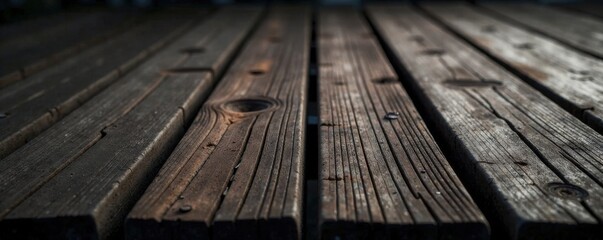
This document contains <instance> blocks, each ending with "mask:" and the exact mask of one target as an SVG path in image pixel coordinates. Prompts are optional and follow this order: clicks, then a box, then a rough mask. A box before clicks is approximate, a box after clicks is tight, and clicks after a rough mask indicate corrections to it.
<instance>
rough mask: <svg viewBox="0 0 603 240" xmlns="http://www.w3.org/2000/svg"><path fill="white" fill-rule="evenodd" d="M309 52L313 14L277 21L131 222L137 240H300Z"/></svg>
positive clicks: (252, 44)
mask: <svg viewBox="0 0 603 240" xmlns="http://www.w3.org/2000/svg"><path fill="white" fill-rule="evenodd" d="M309 45H310V11H309V8H307V7H301V6H300V7H293V6H291V7H287V6H281V7H275V8H274V9H272V10H271V11H270V12H269V14H268V16H266V19H265V20H264V22H263V23H262V24H261V25H260V26H259V29H258V30H257V31H256V32H255V33H254V35H253V36H252V37H251V39H250V40H249V42H248V43H247V44H246V46H245V47H244V49H243V50H242V52H241V53H240V55H239V57H238V58H237V59H236V61H235V62H234V63H233V65H232V67H231V68H230V69H229V70H228V72H227V73H226V75H225V77H224V78H223V79H222V80H221V81H220V84H219V85H218V87H217V88H216V90H215V91H214V93H212V95H211V96H210V98H209V100H208V101H207V102H206V103H205V104H204V106H203V107H202V110H201V112H200V113H199V115H198V116H197V118H196V120H195V122H194V123H193V125H192V126H191V128H190V129H189V130H188V132H187V134H186V135H185V137H184V138H183V140H182V141H181V142H180V144H179V145H178V147H177V148H176V150H175V151H174V152H173V153H172V155H171V156H170V158H169V159H168V160H167V162H166V164H165V165H164V166H163V168H162V169H161V171H160V172H159V174H158V176H157V177H156V178H155V180H154V181H153V183H152V184H151V186H150V187H149V188H148V189H147V190H146V192H145V194H144V195H143V197H142V198H141V200H140V201H139V202H138V203H137V204H136V206H135V207H134V209H133V210H132V212H131V213H130V214H129V216H128V218H127V220H126V233H127V236H128V238H129V239H165V238H172V239H192V238H200V239H209V238H210V236H211V237H212V238H214V239H299V238H300V237H301V224H302V219H301V217H302V199H303V176H302V174H303V162H302V160H303V156H304V154H303V149H304V144H303V141H304V125H305V112H306V105H305V97H306V88H307V86H306V84H307V82H306V81H307V68H308V61H309V59H308V58H309V47H310V46H309ZM210 231H211V235H210Z"/></svg>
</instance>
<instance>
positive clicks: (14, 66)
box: [0, 12, 139, 88]
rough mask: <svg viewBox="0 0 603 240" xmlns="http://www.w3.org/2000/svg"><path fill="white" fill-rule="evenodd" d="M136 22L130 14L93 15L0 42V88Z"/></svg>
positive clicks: (107, 13) (79, 17) (99, 13)
mask: <svg viewBox="0 0 603 240" xmlns="http://www.w3.org/2000/svg"><path fill="white" fill-rule="evenodd" d="M138 20H139V19H138V18H136V17H135V16H133V15H131V14H125V13H109V12H97V13H92V14H85V15H81V16H78V17H77V18H76V19H73V20H72V21H69V22H67V23H63V24H60V25H56V26H49V27H48V28H45V29H43V30H42V31H38V32H36V33H34V34H28V35H25V36H18V37H15V38H9V39H7V40H5V41H0V88H2V87H4V86H7V85H10V84H12V83H14V82H17V81H19V80H22V79H24V78H26V77H28V76H31V75H32V74H34V73H36V72H38V71H40V70H42V69H45V68H47V67H48V66H51V65H52V64H55V63H57V62H60V61H61V60H63V59H66V58H68V57H70V56H72V55H74V54H76V53H78V52H80V51H81V50H83V49H86V48H88V47H90V46H93V45H95V44H96V43H99V42H102V41H104V40H106V39H108V38H110V37H111V36H113V35H114V34H117V33H119V32H122V31H125V30H127V29H128V28H129V27H131V26H133V25H134V24H135V23H136V22H137V21H138Z"/></svg>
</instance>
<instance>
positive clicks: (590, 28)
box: [478, 3, 603, 58]
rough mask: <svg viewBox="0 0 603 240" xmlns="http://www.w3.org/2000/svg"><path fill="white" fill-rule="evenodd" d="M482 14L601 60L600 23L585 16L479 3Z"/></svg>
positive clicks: (535, 7) (602, 29) (528, 6)
mask: <svg viewBox="0 0 603 240" xmlns="http://www.w3.org/2000/svg"><path fill="white" fill-rule="evenodd" d="M480 6H483V8H478V11H483V10H484V9H488V10H490V11H485V12H484V13H485V14H492V13H494V15H497V16H503V17H502V18H506V19H510V20H512V22H513V23H516V24H517V25H518V26H523V27H526V28H528V29H530V30H532V31H534V32H538V33H541V34H544V35H546V36H549V37H551V38H554V39H556V40H558V41H561V42H564V43H566V44H568V45H570V46H572V47H575V48H577V49H580V50H582V51H584V52H587V53H590V54H592V55H595V56H597V57H599V58H603V21H601V19H598V18H596V17H591V16H588V15H586V14H580V13H575V12H571V11H563V10H561V9H556V8H553V7H548V6H543V5H536V4H529V3H524V4H517V3H516V4H501V3H483V4H480Z"/></svg>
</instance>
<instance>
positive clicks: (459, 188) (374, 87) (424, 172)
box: [317, 9, 489, 239]
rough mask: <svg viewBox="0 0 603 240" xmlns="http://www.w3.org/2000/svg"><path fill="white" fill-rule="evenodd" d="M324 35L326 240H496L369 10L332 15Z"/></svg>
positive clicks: (324, 17) (322, 22)
mask: <svg viewBox="0 0 603 240" xmlns="http://www.w3.org/2000/svg"><path fill="white" fill-rule="evenodd" d="M317 39H318V66H319V68H320V69H319V89H320V95H319V97H318V98H319V99H320V128H321V131H320V145H321V151H320V152H321V157H320V164H319V166H321V169H320V172H321V181H320V183H321V191H320V193H321V196H320V199H321V202H320V206H321V210H320V211H321V212H320V213H321V214H320V216H321V232H322V238H323V239H358V238H362V237H368V238H384V239H400V238H403V239H443V238H458V239H486V238H488V236H489V230H488V223H487V222H486V220H485V217H484V216H483V215H482V213H481V212H480V210H479V209H478V207H477V205H476V204H475V203H474V202H473V200H472V199H471V197H470V196H469V194H468V193H467V191H466V190H465V188H464V187H463V185H462V184H461V182H460V180H459V179H458V178H457V177H456V175H455V173H454V172H453V171H452V168H451V167H450V165H449V164H448V162H447V161H446V159H445V158H444V156H443V154H442V152H441V151H440V149H439V147H438V145H437V144H436V143H435V141H434V140H433V137H432V136H431V135H430V133H429V131H428V130H427V127H426V126H425V124H424V123H423V121H422V119H421V116H420V115H419V114H418V112H417V111H416V109H415V107H414V105H413V103H412V101H411V100H410V98H409V97H408V95H407V94H406V92H405V91H404V88H403V87H402V85H401V83H400V82H399V81H398V79H397V76H396V74H395V73H394V71H393V69H392V67H391V65H390V64H389V62H388V61H387V59H386V57H385V54H384V53H383V51H382V50H381V49H380V47H379V44H378V42H377V40H376V38H375V36H374V35H373V33H372V31H371V29H370V28H369V26H368V24H367V23H366V21H365V20H364V19H363V17H362V15H361V14H360V12H359V11H357V10H354V9H336V10H333V9H332V10H324V11H322V12H321V14H320V15H319V19H318V34H317ZM388 113H397V114H393V115H394V118H395V119H388V118H386V117H385V116H386V115H387V114H388ZM361 236H362V237H361Z"/></svg>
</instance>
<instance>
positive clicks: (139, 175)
mask: <svg viewBox="0 0 603 240" xmlns="http://www.w3.org/2000/svg"><path fill="white" fill-rule="evenodd" d="M259 13H260V11H259V10H258V9H255V8H235V7H233V8H227V9H224V10H221V11H219V12H218V13H216V14H215V15H212V17H210V18H209V19H207V21H204V22H203V23H202V24H200V25H198V26H196V27H194V28H193V29H192V30H191V31H190V32H189V33H187V34H186V35H184V36H183V37H181V38H179V39H178V40H176V41H175V42H173V43H172V44H170V45H169V46H167V47H166V48H165V49H164V50H161V51H160V52H158V53H157V54H156V55H154V56H153V57H152V58H151V59H150V60H149V61H146V62H145V63H144V64H142V65H141V66H139V67H137V68H136V69H135V70H134V71H132V72H131V73H129V74H127V75H126V76H124V77H123V78H122V79H120V80H119V81H117V82H116V83H114V84H112V85H111V86H110V87H108V88H107V89H106V90H104V91H103V92H101V93H100V94H98V95H97V96H95V97H94V98H92V99H91V100H90V101H88V102H87V103H85V104H83V105H82V106H81V107H80V108H78V109H77V110H75V111H74V112H73V113H72V114H70V115H68V116H67V117H65V118H64V119H63V120H61V121H59V122H58V123H57V124H55V125H54V126H52V127H51V128H49V129H48V130H46V131H44V132H43V133H42V134H40V135H39V136H38V137H36V138H34V139H33V140H32V141H30V142H29V143H27V144H26V145H24V146H23V147H21V148H19V149H18V150H17V151H15V152H14V153H12V154H11V155H9V156H7V157H6V158H5V159H2V160H1V161H0V178H1V179H2V184H0V195H2V196H3V197H2V198H0V218H1V219H2V220H1V221H0V238H2V239H4V238H6V239H12V238H21V237H23V238H40V237H44V238H46V237H49V236H52V237H53V238H60V239H64V238H69V237H74V238H84V239H87V238H99V239H107V238H112V237H114V236H116V235H115V234H116V233H119V227H120V226H121V224H122V221H123V219H124V217H125V214H126V213H127V212H128V211H129V209H130V208H131V207H132V206H133V205H134V203H135V202H136V200H137V199H138V197H139V196H140V194H142V192H143V191H144V189H145V187H146V186H147V184H148V183H149V182H150V180H151V179H152V176H153V175H154V173H155V172H156V170H158V168H159V166H160V165H161V163H162V162H163V161H164V160H165V157H166V156H167V155H169V152H170V151H171V149H172V147H173V146H174V145H175V143H176V142H177V141H178V139H179V137H180V134H181V133H182V132H183V131H184V126H186V125H187V119H190V118H191V116H193V113H194V112H196V110H197V107H198V105H200V103H201V102H202V100H203V99H204V96H205V95H206V94H208V90H209V89H211V87H212V85H214V83H215V81H216V80H215V77H214V76H213V75H214V74H219V72H216V73H214V71H212V70H211V68H206V67H203V66H201V67H200V68H195V69H186V70H183V69H182V68H180V66H184V65H190V64H192V63H190V61H193V62H195V61H197V59H199V56H195V55H204V54H208V55H207V58H213V59H215V60H216V61H220V60H221V59H222V58H223V56H222V55H221V56H219V57H217V58H214V57H213V56H215V54H214V51H217V52H221V53H222V54H224V55H232V54H233V53H234V52H235V50H236V48H237V46H238V45H239V44H240V43H241V42H242V41H243V39H244V37H245V35H246V34H247V33H248V32H249V31H250V30H251V28H252V26H253V24H254V21H255V20H256V19H257V18H258V17H259ZM226 26H228V27H226ZM224 35H227V36H230V38H227V37H224ZM214 37H215V38H217V39H219V40H222V41H221V42H216V41H215V40H214ZM200 47H204V48H206V49H207V51H206V52H203V53H190V52H182V49H183V48H200ZM206 61H209V60H206ZM219 67H220V68H222V67H223V66H219Z"/></svg>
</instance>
